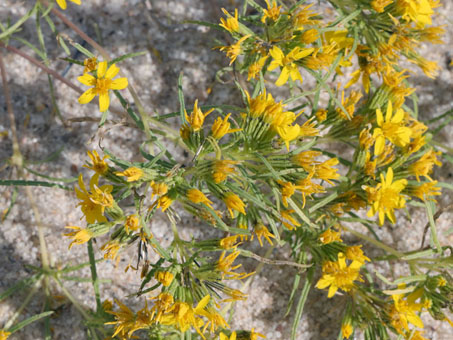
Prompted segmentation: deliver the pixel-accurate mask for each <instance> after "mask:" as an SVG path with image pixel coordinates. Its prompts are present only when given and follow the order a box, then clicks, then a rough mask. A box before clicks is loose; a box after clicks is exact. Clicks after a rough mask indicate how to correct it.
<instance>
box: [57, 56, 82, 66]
mask: <svg viewBox="0 0 453 340" xmlns="http://www.w3.org/2000/svg"><path fill="white" fill-rule="evenodd" d="M60 60H64V61H66V62H68V63H71V64H76V65H80V66H85V65H84V64H83V61H80V60H75V59H72V58H60Z"/></svg>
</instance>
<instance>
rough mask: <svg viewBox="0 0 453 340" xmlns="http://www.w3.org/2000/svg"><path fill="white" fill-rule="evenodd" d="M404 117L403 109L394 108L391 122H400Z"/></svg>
mask: <svg viewBox="0 0 453 340" xmlns="http://www.w3.org/2000/svg"><path fill="white" fill-rule="evenodd" d="M403 119H404V111H403V110H401V109H398V110H396V113H395V115H394V116H393V117H392V119H391V122H392V123H395V124H398V123H401V122H402V121H403Z"/></svg>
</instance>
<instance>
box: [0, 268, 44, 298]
mask: <svg viewBox="0 0 453 340" xmlns="http://www.w3.org/2000/svg"><path fill="white" fill-rule="evenodd" d="M40 278H41V273H38V274H35V275H33V276H30V277H27V278H25V279H23V280H20V281H18V282H16V284H15V285H14V286H11V287H9V288H8V289H7V290H5V291H4V292H2V293H1V294H0V301H3V300H4V299H6V298H7V297H8V296H10V295H12V294H14V293H15V292H16V291H18V290H24V289H26V288H27V287H29V286H31V285H32V284H33V283H35V282H36V281H38V280H39V279H40Z"/></svg>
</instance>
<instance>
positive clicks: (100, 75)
mask: <svg viewBox="0 0 453 340" xmlns="http://www.w3.org/2000/svg"><path fill="white" fill-rule="evenodd" d="M106 71H107V62H106V61H101V62H100V63H99V64H98V72H97V76H98V78H103V77H104V75H105V72H106Z"/></svg>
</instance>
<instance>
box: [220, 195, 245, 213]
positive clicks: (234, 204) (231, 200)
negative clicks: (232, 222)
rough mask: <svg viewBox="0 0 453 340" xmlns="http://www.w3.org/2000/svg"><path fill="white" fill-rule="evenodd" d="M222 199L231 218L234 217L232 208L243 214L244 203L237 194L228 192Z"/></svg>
mask: <svg viewBox="0 0 453 340" xmlns="http://www.w3.org/2000/svg"><path fill="white" fill-rule="evenodd" d="M223 201H224V202H225V204H226V206H227V208H228V211H229V212H230V215H231V218H234V212H233V209H234V210H236V211H238V212H240V213H241V214H244V215H245V209H244V207H245V204H244V202H242V200H241V199H240V198H239V196H238V195H236V194H234V193H232V192H228V193H227V194H226V195H225V197H224V198H223Z"/></svg>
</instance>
